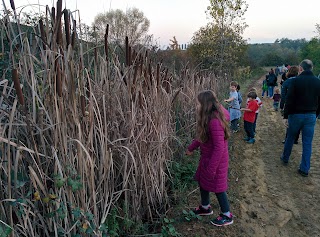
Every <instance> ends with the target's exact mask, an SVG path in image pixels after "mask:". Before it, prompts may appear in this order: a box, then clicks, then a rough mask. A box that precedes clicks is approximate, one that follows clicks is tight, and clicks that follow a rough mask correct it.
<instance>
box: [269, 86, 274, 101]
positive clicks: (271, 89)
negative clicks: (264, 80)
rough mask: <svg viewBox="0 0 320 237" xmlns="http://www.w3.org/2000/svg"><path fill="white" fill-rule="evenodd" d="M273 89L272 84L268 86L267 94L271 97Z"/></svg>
mask: <svg viewBox="0 0 320 237" xmlns="http://www.w3.org/2000/svg"><path fill="white" fill-rule="evenodd" d="M273 91H274V86H268V96H269V97H270V98H272V96H273Z"/></svg>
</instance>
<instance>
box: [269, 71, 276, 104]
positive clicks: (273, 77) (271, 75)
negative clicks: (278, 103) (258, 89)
mask: <svg viewBox="0 0 320 237" xmlns="http://www.w3.org/2000/svg"><path fill="white" fill-rule="evenodd" d="M267 85H268V96H269V98H272V96H273V90H274V87H275V86H276V85H277V77H276V74H274V70H273V68H271V70H270V72H269V75H268V80H267Z"/></svg>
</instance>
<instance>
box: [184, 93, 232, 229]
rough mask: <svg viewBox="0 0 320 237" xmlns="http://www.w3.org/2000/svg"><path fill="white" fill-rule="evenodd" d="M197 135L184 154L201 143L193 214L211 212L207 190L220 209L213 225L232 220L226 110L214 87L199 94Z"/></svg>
mask: <svg viewBox="0 0 320 237" xmlns="http://www.w3.org/2000/svg"><path fill="white" fill-rule="evenodd" d="M197 102H198V105H197V125H196V137H197V139H195V140H194V141H193V142H192V144H191V145H190V146H188V149H187V152H186V154H187V155H192V153H193V151H194V150H195V149H197V148H199V147H200V150H201V156H200V160H199V165H198V168H197V171H196V174H195V179H196V181H198V183H199V186H200V195H201V205H200V206H199V207H198V208H196V209H195V210H194V213H195V214H196V215H211V214H212V213H213V211H212V209H211V206H210V195H209V194H210V192H214V193H215V194H216V196H217V199H218V202H219V205H220V208H221V213H220V215H219V216H218V217H217V218H215V219H213V220H211V224H213V225H215V226H225V225H230V224H232V223H233V220H232V214H231V212H230V209H229V201H228V197H227V193H226V191H227V188H228V184H227V180H228V164H229V153H228V140H227V139H228V138H229V121H230V115H229V112H228V111H227V110H226V109H225V108H223V106H222V105H221V104H220V103H219V101H218V99H217V97H216V95H215V93H214V92H213V91H203V92H201V93H200V94H199V95H198V101H197Z"/></svg>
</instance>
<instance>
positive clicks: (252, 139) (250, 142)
mask: <svg viewBox="0 0 320 237" xmlns="http://www.w3.org/2000/svg"><path fill="white" fill-rule="evenodd" d="M255 141H256V140H255V139H254V138H250V140H248V141H247V143H249V144H253V143H254V142H255Z"/></svg>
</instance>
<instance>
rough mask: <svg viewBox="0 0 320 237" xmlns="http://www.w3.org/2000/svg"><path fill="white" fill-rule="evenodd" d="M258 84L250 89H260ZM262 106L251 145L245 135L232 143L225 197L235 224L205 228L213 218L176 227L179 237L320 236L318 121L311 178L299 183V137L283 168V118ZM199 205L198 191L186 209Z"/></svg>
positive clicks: (216, 210) (268, 106) (268, 103)
mask: <svg viewBox="0 0 320 237" xmlns="http://www.w3.org/2000/svg"><path fill="white" fill-rule="evenodd" d="M262 80H263V78H260V79H259V80H258V81H256V82H255V83H254V86H255V87H256V88H261V83H262ZM259 95H261V93H260V91H259ZM260 98H261V97H260ZM262 101H263V107H262V108H261V109H260V113H259V117H258V121H257V134H256V142H255V144H253V145H250V144H246V143H245V142H244V141H243V140H242V138H243V137H244V135H245V133H244V131H243V129H241V132H239V133H236V134H233V136H232V138H231V139H230V171H229V172H230V173H229V190H228V195H229V199H230V205H231V209H232V210H231V211H232V212H233V214H234V224H232V225H230V226H226V227H220V228H219V227H215V226H213V225H210V224H209V221H210V218H213V216H210V217H204V218H202V220H193V221H191V222H183V223H180V224H177V226H176V229H177V231H178V232H179V233H181V234H182V236H320V159H319V157H320V149H319V145H320V129H319V126H320V120H318V121H317V124H316V128H315V135H314V140H313V154H312V161H311V170H310V174H309V177H302V176H300V175H299V174H298V173H297V168H298V167H299V163H300V158H301V153H302V146H301V143H302V142H301V137H300V139H299V144H298V145H294V147H293V151H292V155H291V157H290V161H289V165H288V166H283V165H282V163H281V162H280V156H281V153H282V150H283V144H282V143H281V141H282V140H283V138H284V135H285V127H284V125H283V123H282V117H281V114H280V112H276V111H274V109H273V106H272V102H273V101H272V100H271V99H269V98H263V99H262ZM199 199H200V195H199V191H198V190H196V191H195V192H193V193H192V194H190V195H189V197H188V201H189V202H188V203H189V204H188V205H190V206H189V207H185V208H186V209H187V208H189V209H192V208H193V207H195V206H197V205H198V203H199ZM211 202H212V204H211V205H212V207H213V210H214V213H215V215H217V214H218V213H219V206H218V204H217V201H216V198H215V195H214V194H211Z"/></svg>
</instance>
